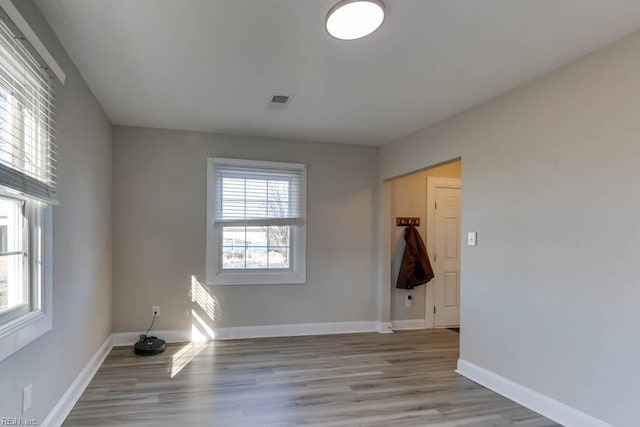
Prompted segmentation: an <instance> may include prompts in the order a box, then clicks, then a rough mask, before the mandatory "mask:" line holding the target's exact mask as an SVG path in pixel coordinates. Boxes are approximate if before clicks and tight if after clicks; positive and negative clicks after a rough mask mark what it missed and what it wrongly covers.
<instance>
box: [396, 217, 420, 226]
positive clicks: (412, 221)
mask: <svg viewBox="0 0 640 427" xmlns="http://www.w3.org/2000/svg"><path fill="white" fill-rule="evenodd" d="M408 225H413V226H415V227H420V218H415V217H400V216H399V217H396V226H398V227H406V226H408Z"/></svg>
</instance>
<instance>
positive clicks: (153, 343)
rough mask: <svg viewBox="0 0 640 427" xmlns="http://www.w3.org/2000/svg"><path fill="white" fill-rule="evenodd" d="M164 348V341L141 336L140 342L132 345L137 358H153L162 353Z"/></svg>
mask: <svg viewBox="0 0 640 427" xmlns="http://www.w3.org/2000/svg"><path fill="white" fill-rule="evenodd" d="M166 348H167V346H166V342H165V341H164V340H162V339H160V338H158V337H148V336H146V335H141V336H140V340H138V342H137V343H135V344H134V345H133V351H134V353H135V354H137V355H138V356H153V355H155V354H160V353H162V352H163V351H164V350H165V349H166Z"/></svg>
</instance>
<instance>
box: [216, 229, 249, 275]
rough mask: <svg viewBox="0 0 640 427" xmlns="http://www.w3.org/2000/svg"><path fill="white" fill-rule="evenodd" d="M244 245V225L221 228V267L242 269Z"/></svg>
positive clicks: (243, 266) (244, 252)
mask: <svg viewBox="0 0 640 427" xmlns="http://www.w3.org/2000/svg"><path fill="white" fill-rule="evenodd" d="M246 246H247V245H246V230H245V227H224V228H223V229H222V268H223V269H237V268H241V269H244V268H245V265H244V262H245V254H246Z"/></svg>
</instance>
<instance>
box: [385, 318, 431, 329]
mask: <svg viewBox="0 0 640 427" xmlns="http://www.w3.org/2000/svg"><path fill="white" fill-rule="evenodd" d="M391 327H392V328H393V330H394V331H403V330H409V329H427V321H426V320H425V319H409V320H392V321H391Z"/></svg>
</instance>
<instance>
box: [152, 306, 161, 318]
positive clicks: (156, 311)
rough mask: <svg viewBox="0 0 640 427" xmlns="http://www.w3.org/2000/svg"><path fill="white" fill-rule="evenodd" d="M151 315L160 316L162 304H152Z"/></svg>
mask: <svg viewBox="0 0 640 427" xmlns="http://www.w3.org/2000/svg"><path fill="white" fill-rule="evenodd" d="M151 315H152V316H160V306H159V305H153V306H151Z"/></svg>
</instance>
